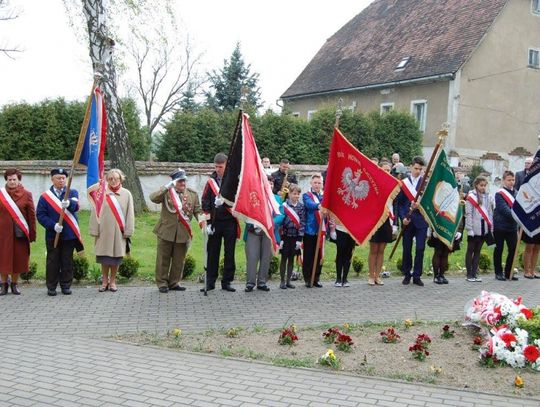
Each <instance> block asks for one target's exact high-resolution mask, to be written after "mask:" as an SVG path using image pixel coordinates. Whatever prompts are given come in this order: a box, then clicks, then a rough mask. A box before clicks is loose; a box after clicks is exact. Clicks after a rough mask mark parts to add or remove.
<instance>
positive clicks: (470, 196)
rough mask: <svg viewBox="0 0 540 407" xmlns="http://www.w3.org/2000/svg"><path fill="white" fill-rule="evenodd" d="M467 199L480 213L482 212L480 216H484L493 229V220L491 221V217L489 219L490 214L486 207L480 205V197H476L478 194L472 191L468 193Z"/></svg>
mask: <svg viewBox="0 0 540 407" xmlns="http://www.w3.org/2000/svg"><path fill="white" fill-rule="evenodd" d="M467 201H469V202H470V203H471V205H472V206H474V207H475V208H476V210H477V211H478V213H480V216H482V218H484V220H485V221H486V223H487V224H488V226H489V229H490V230H493V222H492V221H491V219H489V216H488V214H487V213H486V211H485V210H484V208H482V207H481V206H480V204H479V203H478V199H477V198H476V195H474V194H472V193H470V194H468V195H467Z"/></svg>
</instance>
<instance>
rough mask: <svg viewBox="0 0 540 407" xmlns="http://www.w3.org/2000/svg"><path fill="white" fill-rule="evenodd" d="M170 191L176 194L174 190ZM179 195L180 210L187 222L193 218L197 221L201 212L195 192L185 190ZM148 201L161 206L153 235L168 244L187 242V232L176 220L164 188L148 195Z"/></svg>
mask: <svg viewBox="0 0 540 407" xmlns="http://www.w3.org/2000/svg"><path fill="white" fill-rule="evenodd" d="M172 190H173V191H174V192H176V190H175V189H174V188H173V189H172ZM176 193H177V192H176ZM179 195H180V202H182V207H183V208H182V209H183V210H184V213H185V214H186V215H187V216H188V218H189V220H190V221H191V219H193V216H197V218H198V219H199V218H200V216H201V215H202V212H201V203H200V201H199V196H198V195H197V192H196V191H195V190H193V189H191V188H186V190H185V191H184V192H183V193H181V194H179ZM150 200H151V201H152V202H154V203H156V204H161V214H160V217H159V221H158V223H157V224H156V226H155V227H154V233H155V234H156V236H157V237H159V238H160V239H163V240H167V241H169V242H175V243H187V242H189V241H190V240H191V238H190V236H189V231H188V230H187V229H186V227H185V226H184V225H183V224H182V223H181V222H180V221H179V220H178V215H177V213H176V210H175V209H174V205H173V203H172V201H171V197H170V196H169V190H168V189H167V188H165V187H161V188H160V189H159V191H156V192H154V193H152V194H150Z"/></svg>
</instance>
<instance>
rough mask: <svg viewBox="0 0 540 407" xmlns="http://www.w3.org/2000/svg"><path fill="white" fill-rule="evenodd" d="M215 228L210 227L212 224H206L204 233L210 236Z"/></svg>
mask: <svg viewBox="0 0 540 407" xmlns="http://www.w3.org/2000/svg"><path fill="white" fill-rule="evenodd" d="M214 232H215V230H214V228H213V227H212V225H207V226H206V234H207V235H208V236H212V235H213V234H214Z"/></svg>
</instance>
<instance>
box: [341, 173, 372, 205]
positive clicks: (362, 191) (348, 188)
mask: <svg viewBox="0 0 540 407" xmlns="http://www.w3.org/2000/svg"><path fill="white" fill-rule="evenodd" d="M361 176H362V170H361V169H358V170H356V172H354V173H353V170H352V169H351V168H349V167H347V168H345V169H344V170H343V174H341V185H342V187H343V188H338V190H337V192H338V194H340V195H341V198H342V199H343V202H345V204H346V205H350V206H352V207H353V208H354V209H356V208H358V204H357V203H356V200H357V199H358V200H360V201H362V200H364V199H366V197H367V196H368V193H369V182H368V181H365V180H364V181H363V180H361V179H360V177H361Z"/></svg>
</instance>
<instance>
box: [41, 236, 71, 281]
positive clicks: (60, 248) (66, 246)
mask: <svg viewBox="0 0 540 407" xmlns="http://www.w3.org/2000/svg"><path fill="white" fill-rule="evenodd" d="M76 243H77V240H58V245H57V246H56V249H55V248H54V240H47V241H46V243H45V244H46V245H47V265H46V269H45V278H46V280H47V288H48V289H49V290H56V287H57V286H58V283H60V287H61V288H69V287H71V283H72V282H73V250H74V249H75V245H76Z"/></svg>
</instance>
